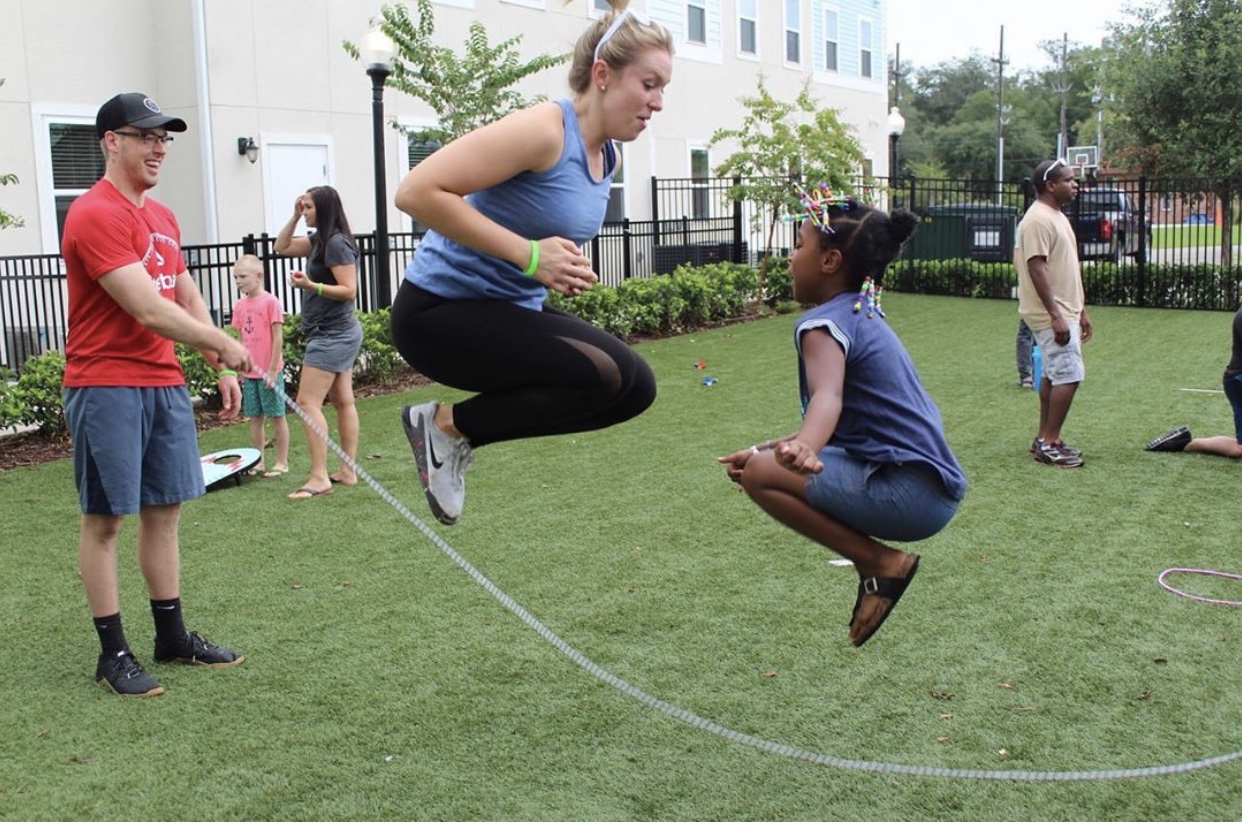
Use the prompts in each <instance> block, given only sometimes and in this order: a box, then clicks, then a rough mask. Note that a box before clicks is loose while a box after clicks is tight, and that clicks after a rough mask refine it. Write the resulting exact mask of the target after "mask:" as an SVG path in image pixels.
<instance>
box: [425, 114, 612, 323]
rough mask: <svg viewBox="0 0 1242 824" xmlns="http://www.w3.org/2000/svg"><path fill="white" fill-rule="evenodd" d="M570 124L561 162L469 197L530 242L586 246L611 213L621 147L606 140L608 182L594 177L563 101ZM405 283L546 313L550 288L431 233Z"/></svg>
mask: <svg viewBox="0 0 1242 824" xmlns="http://www.w3.org/2000/svg"><path fill="white" fill-rule="evenodd" d="M557 103H558V104H559V105H560V107H561V119H562V121H563V122H564V124H565V148H564V149H563V150H562V151H561V157H560V160H558V161H557V162H556V165H555V166H553V167H552V168H551V169H548V170H547V171H543V172H522V173H521V174H519V175H517V176H516V177H513V178H510V179H509V180H506V181H504V182H503V183H499V184H497V185H495V186H493V187H491V188H489V189H481V190H479V191H477V192H474V193H472V194H469V195H466V202H467V203H469V204H470V205H471V206H473V207H474V208H475V209H478V210H479V211H480V212H481V213H483V214H484V215H485V216H487V217H489V218H491V219H492V220H494V221H496V222H497V223H499V224H500V225H501V226H504V227H505V228H507V229H511V230H513V231H514V232H516V233H517V234H519V235H521V236H522V237H525V238H531V239H533V240H538V239H540V238H545V237H552V236H554V235H555V236H558V237H564V238H568V239H570V240H572V241H573V242H574V243H577V244H578V245H579V246H581V245H583V244H585V243H586V242H587V241H588V240H590V239H591V238H593V237H595V236H596V235H597V234H599V230H600V227H601V226H603V225H604V214H605V213H606V212H607V210H608V197H609V195H610V194H611V190H612V176H613V173H614V172H615V171H616V169H617V155H616V148H615V147H614V146H613V145H612V141H608V142H606V143H604V178H603V180H595V179H593V178H592V177H591V170H590V166H589V165H588V163H587V155H586V146H585V145H584V144H583V142H582V132H581V131H580V130H579V127H578V115H577V113H576V112H575V111H574V107H573V103H572V102H571V101H569V100H558V101H557ZM405 279H406V280H408V281H410V282H411V283H413V284H414V285H415V286H418V287H420V288H422V289H426V290H427V291H428V292H431V293H433V294H436V295H439V296H440V297H443V298H449V299H451V300H470V299H478V298H492V299H499V300H507V301H512V302H514V303H517V304H520V305H522V306H525V307H527V308H530V309H539V308H541V307H542V306H543V301H544V299H545V298H546V297H547V294H548V290H547V289H546V288H545V287H544V286H543V284H541V283H539V282H538V281H537V280H535V279H534V278H529V277H526V276H525V275H523V274H522V270H521V269H519V268H518V267H516V266H514V265H513V264H512V263H509V262H508V261H506V260H501V259H500V258H496V257H492V256H491V255H487V254H484V253H482V252H478V251H475V250H474V249H471V248H470V247H468V246H463V245H461V244H460V243H457V242H455V241H452V240H449V239H448V238H447V237H445V236H444V235H442V234H440V233H439V232H436V231H428V232H427V235H426V237H424V238H423V242H422V243H421V244H419V246H418V249H417V250H416V251H415V252H414V259H413V260H411V261H410V265H409V266H407V267H406V269H405Z"/></svg>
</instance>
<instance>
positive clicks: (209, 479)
mask: <svg viewBox="0 0 1242 824" xmlns="http://www.w3.org/2000/svg"><path fill="white" fill-rule="evenodd" d="M261 460H263V453H262V452H260V451H259V450H257V449H252V448H250V447H248V446H247V447H242V448H241V449H221V450H219V451H218V452H212V453H210V454H207V455H204V456H203V484H204V485H205V486H206V487H207V489H208V491H210V490H213V489H219V488H220V487H221V486H224V482H225V481H229V480H231V481H233V483H235V484H237V485H239V486H240V485H241V480H242V475H243V474H244V473H245V471H246V470H247V469H250V468H251V467H253V466H255V465H256V464H258V463H259V461H261Z"/></svg>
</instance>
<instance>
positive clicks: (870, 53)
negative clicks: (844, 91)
mask: <svg viewBox="0 0 1242 824" xmlns="http://www.w3.org/2000/svg"><path fill="white" fill-rule="evenodd" d="M864 29H870V30H871V37H869V38H864V37H863V30H864ZM875 31H876V26H875V21H874V20H872V19H871V18H870V17H860V18H858V76H859V77H861V78H863V79H864V80H874V79H875ZM864 54H866V55H867V60H866V61H865V62H864V61H863V55H864ZM864 66H866V68H867V71H868V72H870V73H869V74H868V73H866V72H864V71H863V67H864Z"/></svg>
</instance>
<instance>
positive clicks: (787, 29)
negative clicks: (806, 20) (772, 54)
mask: <svg viewBox="0 0 1242 824" xmlns="http://www.w3.org/2000/svg"><path fill="white" fill-rule="evenodd" d="M790 3H793V8H795V9H797V10H798V19H797V20H796V21H791V20H790V19H789V9H790ZM781 15H782V19H783V21H784V24H783V26H782V28H781V34H782V36H781V61H782V62H783V63H784V64H785V65H786V66H790V67H797V68H802V55H803V52H805V51H806V49H805V48H804V46H803V40H804V39H805V38H803V36H802V34H803V28H804V27H803V25H802V0H785V2H784V3H783V4H782V7H781ZM790 34H795V35H797V37H798V59H797V60H790V59H789V35H790Z"/></svg>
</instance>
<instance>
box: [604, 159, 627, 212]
mask: <svg viewBox="0 0 1242 824" xmlns="http://www.w3.org/2000/svg"><path fill="white" fill-rule="evenodd" d="M612 145H613V148H615V149H616V150H617V163H618V164H619V167H620V168H618V169H617V173H616V174H615V175H613V176H612V191H610V192H609V193H608V211H606V212H604V222H605V223H620V222H621V221H623V220H625V166H626V163H625V162H624V161H625V145H624V144H622V143H616V142H614V143H613V144H612Z"/></svg>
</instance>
